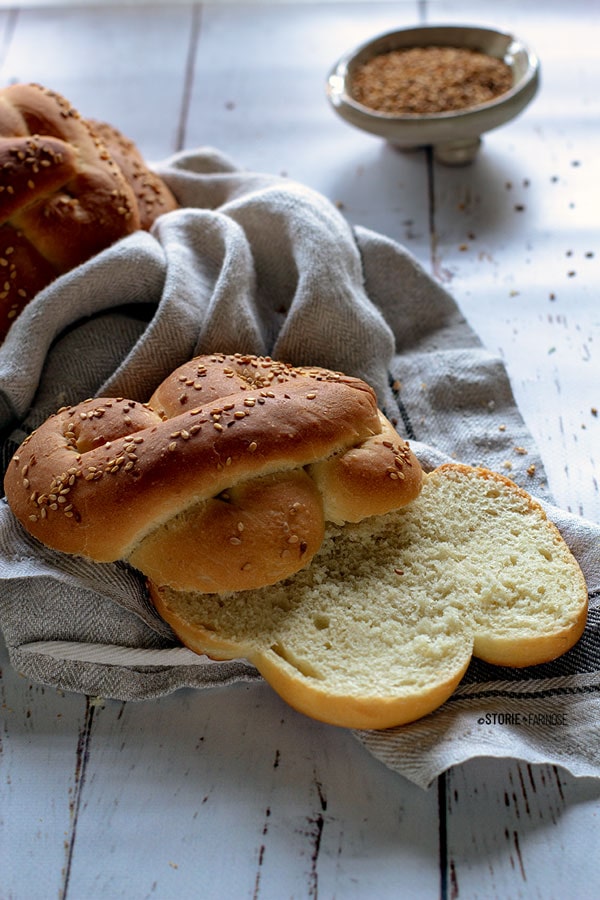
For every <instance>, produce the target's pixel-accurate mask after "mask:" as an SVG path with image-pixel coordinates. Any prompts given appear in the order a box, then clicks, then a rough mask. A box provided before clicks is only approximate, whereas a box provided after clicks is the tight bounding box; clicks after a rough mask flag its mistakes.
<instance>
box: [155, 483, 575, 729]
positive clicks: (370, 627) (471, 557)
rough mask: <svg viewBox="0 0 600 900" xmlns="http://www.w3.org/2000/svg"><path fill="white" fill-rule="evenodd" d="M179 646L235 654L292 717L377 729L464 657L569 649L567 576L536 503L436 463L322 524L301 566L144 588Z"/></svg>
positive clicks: (399, 719)
mask: <svg viewBox="0 0 600 900" xmlns="http://www.w3.org/2000/svg"><path fill="white" fill-rule="evenodd" d="M150 593H151V597H152V599H153V602H154V604H155V606H156V609H157V611H158V612H159V614H160V615H161V616H162V617H163V618H164V619H165V620H166V621H168V622H169V623H170V624H171V626H172V627H173V629H174V631H175V632H176V634H177V635H178V636H179V638H180V639H181V641H182V642H183V643H184V644H185V645H187V646H188V647H189V648H191V649H192V650H194V651H196V652H198V653H205V654H207V655H209V656H210V657H212V658H215V659H230V658H235V657H245V658H247V659H249V660H251V661H252V662H253V663H254V664H255V666H256V667H257V669H258V670H259V671H260V672H261V673H262V675H263V676H264V678H265V679H266V680H267V681H268V682H269V683H270V684H271V686H272V687H273V688H274V689H275V690H276V691H277V692H278V693H279V694H280V695H281V696H282V697H283V698H284V699H285V700H286V701H287V702H288V703H289V704H291V706H293V707H295V708H296V709H298V710H300V711H301V712H303V713H305V714H307V715H309V716H312V717H314V718H316V719H320V720H322V721H325V722H329V723H331V724H334V725H340V726H345V727H351V728H377V729H379V728H387V727H391V726H394V725H400V724H404V723H407V722H410V721H413V720H415V719H417V718H419V717H421V716H423V715H425V714H426V713H428V712H430V711H432V710H433V709H435V708H437V707H438V706H440V705H441V704H442V703H443V702H444V701H445V700H446V699H447V698H448V697H449V696H450V694H451V693H452V692H453V691H454V689H455V687H456V686H457V684H458V683H459V681H460V680H461V678H462V676H463V674H464V672H465V670H466V668H467V666H468V664H469V661H470V659H471V657H472V655H475V656H477V657H479V658H480V659H483V660H486V661H487V662H490V663H493V664H497V665H505V666H530V665H535V664H537V663H541V662H545V661H548V660H551V659H553V658H555V657H557V656H559V655H561V654H562V653H564V652H565V651H566V650H568V649H569V648H570V647H572V646H573V644H574V643H575V642H576V641H577V640H578V639H579V637H580V636H581V633H582V631H583V629H584V626H585V621H586V613H587V590H586V585H585V581H584V578H583V575H582V572H581V570H580V568H579V566H578V564H577V562H576V560H575V559H574V557H573V556H572V554H571V553H570V551H569V549H568V548H567V546H566V544H565V543H564V541H563V539H562V538H561V536H560V534H559V532H558V530H557V529H556V527H555V526H554V524H553V523H551V522H550V521H549V520H548V519H547V517H546V515H545V513H544V511H543V509H542V508H541V506H540V505H539V504H538V503H537V502H535V501H534V500H533V499H532V498H531V497H530V496H529V495H528V494H527V493H525V492H524V491H522V490H521V489H520V488H518V487H517V486H516V485H515V484H513V483H512V482H511V481H509V480H508V479H506V478H504V477H502V476H501V475H498V474H494V473H492V472H490V471H487V470H485V469H475V468H470V467H467V466H459V465H446V466H442V467H440V468H439V469H436V470H435V471H434V472H433V473H431V474H429V475H428V476H427V477H426V479H425V483H424V486H423V490H422V491H421V494H420V496H419V497H418V498H417V499H416V500H415V501H414V502H413V503H411V504H410V505H409V506H408V507H405V508H404V509H400V510H396V511H394V512H391V513H389V514H387V515H385V516H377V517H372V518H369V519H366V520H364V521H362V522H360V523H359V524H356V525H345V526H343V527H338V526H330V527H329V529H328V533H327V537H326V540H325V541H324V543H323V546H322V547H321V550H320V551H319V552H318V553H317V555H316V556H315V557H314V559H313V561H312V563H311V565H310V566H308V567H307V568H305V569H303V570H302V571H300V572H298V573H297V574H295V575H293V576H292V577H290V578H288V579H286V580H285V581H281V582H280V583H278V584H276V585H272V586H270V587H266V588H262V589H258V590H252V591H241V592H237V593H228V594H196V593H186V592H178V591H174V590H172V589H170V588H166V587H161V586H158V585H153V584H151V585H150Z"/></svg>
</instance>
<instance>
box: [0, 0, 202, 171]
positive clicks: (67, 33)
mask: <svg viewBox="0 0 600 900" xmlns="http://www.w3.org/2000/svg"><path fill="white" fill-rule="evenodd" d="M193 15H194V13H193V7H192V5H191V4H189V5H177V6H175V7H174V8H170V7H168V6H161V7H159V6H151V7H149V8H147V9H143V10H142V9H140V8H136V7H130V6H128V5H123V6H115V7H111V8H110V10H107V9H106V8H102V7H101V6H97V7H91V8H76V7H73V8H66V9H65V8H53V7H49V8H43V9H25V10H20V11H19V13H18V18H17V21H16V25H15V28H14V34H13V35H12V40H11V42H10V46H9V48H8V51H7V52H6V54H5V57H4V64H3V66H2V81H3V83H4V84H7V83H10V82H13V81H37V82H39V83H41V84H43V85H45V86H46V87H50V88H52V89H53V90H56V91H58V92H59V93H62V94H64V96H65V97H67V98H68V99H69V100H70V101H71V103H72V104H73V105H74V106H75V107H76V108H77V109H78V110H79V111H80V112H81V113H82V115H84V116H87V117H89V118H95V119H100V120H105V121H108V122H110V123H111V124H113V125H115V126H116V127H117V128H120V129H121V130H122V131H123V132H124V133H125V134H127V135H128V136H129V137H130V138H132V139H133V140H134V141H135V142H136V143H137V144H138V146H139V147H140V149H141V151H142V153H143V154H144V155H145V156H146V158H147V159H149V160H159V159H162V158H163V157H165V156H167V155H168V154H170V153H172V152H173V151H174V150H175V149H177V142H178V139H179V131H180V118H181V115H182V110H183V102H184V96H185V80H186V78H187V65H188V55H189V50H190V40H191V37H192V23H193ZM66 48H68V52H66Z"/></svg>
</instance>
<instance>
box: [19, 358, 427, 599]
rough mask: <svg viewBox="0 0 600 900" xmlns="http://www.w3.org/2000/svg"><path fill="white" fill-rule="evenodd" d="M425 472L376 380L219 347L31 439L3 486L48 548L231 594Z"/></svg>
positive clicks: (89, 405)
mask: <svg viewBox="0 0 600 900" xmlns="http://www.w3.org/2000/svg"><path fill="white" fill-rule="evenodd" d="M421 483H422V472H421V468H420V466H419V463H418V461H417V460H416V458H415V457H414V455H413V453H412V451H411V450H410V449H409V447H408V445H407V443H406V442H405V441H403V440H402V439H401V438H400V437H399V436H398V435H397V433H396V431H395V430H394V428H393V426H392V425H391V424H390V423H389V422H388V421H387V420H386V419H385V418H384V417H383V416H382V415H381V413H380V412H379V411H378V409H377V403H376V398H375V393H374V391H373V390H372V389H371V388H370V387H369V386H368V385H367V384H366V383H365V382H363V381H361V380H360V379H358V378H353V377H350V376H345V375H342V374H340V373H336V372H332V371H329V370H326V369H320V368H314V369H311V368H294V367H292V366H289V365H286V364H284V363H278V362H274V361H273V360H271V359H269V358H264V357H254V356H242V355H234V356H225V355H221V354H215V355H214V356H210V357H198V358H196V359H193V360H191V361H190V362H188V363H186V364H185V365H183V366H182V367H180V368H179V369H177V370H176V371H175V372H173V373H172V375H170V376H169V377H168V378H167V379H166V380H165V381H164V382H163V383H162V384H161V385H160V386H159V387H158V389H157V390H156V391H155V393H154V394H153V395H152V397H151V398H150V400H149V402H148V403H147V404H141V403H137V402H135V401H130V400H125V399H118V398H117V399H110V398H109V399H107V398H100V399H96V400H88V401H85V402H84V403H80V404H79V405H77V406H75V407H69V408H65V409H62V410H60V411H59V412H58V413H56V415H54V416H52V417H51V418H50V419H48V420H47V421H46V422H45V423H44V424H43V425H42V426H41V427H40V428H39V429H38V430H37V431H35V432H34V433H33V434H32V435H30V436H29V437H28V438H27V439H26V441H25V442H24V443H23V445H22V446H21V448H20V449H19V450H18V452H17V453H16V454H15V456H14V457H13V460H12V461H11V464H10V465H9V468H8V471H7V474H6V479H5V485H4V486H5V491H6V496H7V499H8V502H9V504H10V506H11V508H12V510H13V512H14V514H15V515H16V516H17V518H18V519H19V520H20V521H21V522H22V524H23V525H24V526H25V527H26V528H27V529H28V530H29V531H30V532H31V533H32V534H33V535H34V536H35V537H36V538H38V539H39V540H40V541H42V542H43V543H44V544H46V545H48V546H50V547H53V548H55V549H57V550H61V551H63V552H65V553H73V554H78V555H81V556H85V557H88V558H91V559H95V560H98V561H100V562H108V561H113V560H117V559H126V560H128V561H129V562H130V563H131V564H132V565H133V566H135V567H136V568H138V569H139V570H140V571H142V572H143V573H145V574H146V575H147V576H148V577H149V578H150V579H151V580H152V581H153V582H155V583H156V584H158V585H163V584H164V585H169V586H171V587H172V588H174V589H176V590H194V591H202V592H217V593H218V592H222V591H239V590H244V589H248V588H253V587H260V586H263V585H267V584H272V583H275V582H277V581H279V580H281V579H282V578H285V577H287V576H288V575H290V574H292V573H294V572H296V571H298V570H299V569H301V568H303V567H304V566H306V565H307V564H308V563H309V562H310V560H311V559H312V557H313V556H314V554H315V553H316V552H317V550H318V549H319V547H320V546H321V543H322V540H323V536H324V524H325V521H326V520H331V521H334V522H337V523H343V522H345V521H359V520H360V519H362V518H364V517H367V516H372V515H380V514H382V513H385V512H387V511H389V510H391V509H395V508H398V507H401V506H403V505H405V504H407V503H409V502H411V501H412V500H413V499H414V498H415V497H416V496H417V495H418V494H419V492H420V489H421Z"/></svg>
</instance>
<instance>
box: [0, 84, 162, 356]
mask: <svg viewBox="0 0 600 900" xmlns="http://www.w3.org/2000/svg"><path fill="white" fill-rule="evenodd" d="M105 138H106V140H108V141H109V143H110V146H111V148H112V149H113V150H114V155H113V154H112V153H111V152H110V151H109V149H107V145H106V143H105V141H104V139H105ZM122 166H123V168H122ZM176 205H177V204H176V201H175V198H174V197H173V195H172V194H171V192H170V191H169V189H168V188H167V186H166V185H164V184H163V183H162V182H161V181H160V179H158V177H157V176H156V175H154V174H153V173H151V172H150V171H149V170H148V168H147V167H146V165H145V163H144V161H143V159H142V158H141V156H140V154H139V152H138V151H137V150H136V148H135V147H134V145H133V144H132V143H131V142H130V141H128V140H127V139H125V138H123V136H122V135H120V134H119V133H118V132H117V131H116V130H115V129H111V128H110V127H109V126H96V128H95V129H93V128H92V127H91V126H90V123H89V122H88V121H86V119H84V118H83V117H82V116H81V115H80V114H79V113H78V112H77V110H76V109H74V108H73V107H72V106H71V104H70V103H69V101H68V100H66V99H65V98H64V97H62V96H61V95H60V94H57V93H56V92H54V91H51V90H48V89H46V88H44V87H42V86H41V85H38V84H13V85H10V86H9V87H6V88H3V89H0V266H1V269H0V275H1V276H2V278H0V286H1V287H2V290H0V340H3V339H4V337H5V336H6V332H7V331H8V329H9V327H10V325H11V324H12V322H13V321H14V320H15V318H16V317H17V316H18V315H19V313H20V312H21V311H22V309H23V307H24V306H25V304H27V303H28V302H29V301H30V300H31V299H32V298H33V297H34V296H35V294H36V293H37V292H38V291H40V290H41V289H42V288H44V287H46V285H47V284H49V283H50V282H51V281H52V280H53V279H54V278H56V277H57V276H59V275H62V274H64V273H65V272H67V271H69V270H70V269H72V268H74V267H75V266H77V265H79V264H80V263H82V262H85V261H86V260H87V259H89V258H90V257H91V256H93V255H95V254H96V253H98V252H99V251H101V250H103V249H105V248H106V247H108V246H109V245H110V244H112V243H114V242H115V241H117V240H119V239H120V238H122V237H125V236H126V235H128V234H131V233H132V232H134V231H136V230H137V229H139V228H149V227H150V225H151V224H152V222H153V221H154V219H155V218H156V216H157V215H160V214H161V213H162V212H167V211H169V210H171V209H174V208H175V207H176Z"/></svg>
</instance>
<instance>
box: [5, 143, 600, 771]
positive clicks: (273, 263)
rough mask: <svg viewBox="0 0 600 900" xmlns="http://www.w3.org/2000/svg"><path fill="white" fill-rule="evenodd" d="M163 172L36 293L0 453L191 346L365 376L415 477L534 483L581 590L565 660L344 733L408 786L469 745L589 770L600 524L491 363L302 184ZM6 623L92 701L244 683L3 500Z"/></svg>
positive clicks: (13, 646) (413, 272)
mask: <svg viewBox="0 0 600 900" xmlns="http://www.w3.org/2000/svg"><path fill="white" fill-rule="evenodd" d="M156 168H157V171H158V172H159V174H160V175H161V176H162V177H163V178H164V179H165V180H166V181H167V183H168V184H169V186H170V187H171V189H172V190H173V192H174V193H175V195H176V197H177V198H178V200H179V202H180V204H181V209H179V210H177V211H175V212H172V213H169V214H167V215H165V216H162V217H161V218H160V219H159V220H157V222H156V223H155V225H154V227H153V229H152V231H151V233H149V234H148V233H144V232H139V233H136V234H134V235H131V236H129V237H128V238H126V239H124V240H122V241H120V242H119V243H118V244H116V245H114V246H113V247H111V248H109V249H108V250H106V251H104V252H103V253H101V254H99V255H98V256H97V257H95V258H94V259H92V260H90V261H89V262H87V263H85V264H84V265H82V266H80V267H79V268H77V269H75V270H73V271H72V272H70V273H68V274H67V275H64V276H62V277H61V278H59V279H57V281H55V282H54V283H53V284H51V285H49V286H48V287H47V288H46V289H45V290H44V291H42V292H41V293H40V294H39V295H38V296H37V297H36V298H35V299H34V300H33V301H32V302H31V303H30V304H29V306H28V307H26V309H25V311H24V312H23V313H22V315H21V316H20V317H19V319H18V320H17V321H16V322H15V323H14V325H13V327H12V329H11V331H10V333H9V335H8V337H7V339H6V341H5V343H4V345H3V346H2V347H1V348H0V428H1V430H2V431H1V433H2V463H3V467H6V465H7V463H8V460H9V459H10V457H11V455H12V453H13V452H14V450H15V449H16V448H17V446H18V445H19V444H20V442H21V441H22V439H23V438H24V437H25V436H26V434H28V433H29V432H30V431H31V430H32V429H33V428H35V427H37V425H39V424H40V423H41V422H42V421H44V420H45V419H46V418H47V416H48V415H50V414H51V413H52V412H54V411H55V410H56V409H58V408H59V407H60V406H63V405H65V404H69V403H76V402H79V401H80V400H83V399H85V398H86V397H88V396H93V395H96V396H126V397H128V398H131V399H136V400H142V401H144V400H146V399H147V398H148V397H149V396H150V394H151V393H152V391H153V390H154V388H155V386H156V385H157V384H158V383H159V382H160V381H161V380H162V379H163V378H164V377H165V376H166V375H167V374H168V373H169V372H171V371H172V370H173V369H174V368H175V367H176V366H178V365H179V364H181V363H182V362H184V361H186V360H187V359H189V358H190V357H192V356H194V355H196V354H199V353H209V352H213V351H221V352H225V353H229V352H236V351H242V352H246V353H256V354H268V355H271V356H273V357H274V358H279V359H285V360H286V361H288V362H290V363H292V364H294V365H303V364H309V365H322V366H326V367H328V368H333V369H338V370H342V371H345V372H347V373H348V374H352V375H357V376H359V377H361V378H364V379H365V380H366V381H368V382H369V383H370V384H372V385H373V387H374V388H375V390H376V392H377V396H378V400H379V403H380V406H381V408H382V409H383V411H384V412H385V413H386V415H387V416H388V418H390V419H391V420H392V421H393V422H394V424H395V425H396V427H397V429H398V431H399V432H400V433H401V434H402V435H403V436H405V437H407V438H409V439H410V440H411V442H412V446H413V448H414V449H415V451H416V453H417V455H418V456H419V458H420V460H421V462H422V464H423V466H424V467H425V468H426V469H431V468H433V467H435V466H436V465H438V464H440V463H441V462H444V461H447V460H449V459H453V460H458V461H461V462H465V463H469V464H474V465H485V466H487V467H489V468H492V469H495V470H496V471H505V472H506V473H507V474H509V475H510V477H511V478H513V479H514V480H515V481H516V482H517V483H518V484H521V485H522V486H523V487H525V488H526V490H528V491H529V492H530V493H532V494H533V495H534V496H536V497H538V499H540V500H541V501H542V503H543V504H545V506H546V508H547V510H548V514H549V516H550V517H551V518H553V520H554V521H555V522H556V523H557V525H558V526H559V528H560V529H561V531H562V532H563V534H564V536H565V539H566V540H567V542H568V543H569V545H570V546H571V548H572V550H573V552H574V554H575V555H576V557H577V558H578V560H579V562H580V564H581V565H582V568H583V570H584V574H585V575H586V580H587V584H588V588H589V590H590V597H591V601H590V617H589V623H588V627H587V629H586V633H585V635H584V638H583V639H582V641H581V642H580V643H579V644H578V645H577V647H576V648H574V649H573V650H572V651H571V652H570V653H569V654H567V655H566V656H565V657H563V658H562V659H561V660H558V661H556V662H555V663H551V664H547V665H546V666H542V667H540V666H538V667H535V669H531V670H521V671H519V672H518V673H514V672H511V671H509V670H504V669H502V670H498V669H493V668H492V667H489V666H485V665H483V664H481V663H478V662H477V661H473V663H472V665H471V666H470V668H469V670H468V672H467V674H466V676H465V678H464V680H463V682H462V683H461V685H460V687H459V689H458V691H457V692H456V694H455V695H454V697H452V698H451V700H450V701H448V702H447V703H446V704H445V705H444V706H443V707H442V708H441V709H440V710H438V711H437V712H436V713H434V714H432V715H430V716H427V717H426V718H425V719H423V720H422V721H420V722H417V723H415V724H414V725H410V726H404V727H403V728H399V729H392V730H390V731H386V732H353V734H354V736H355V737H356V738H357V739H358V740H359V741H360V742H361V743H362V744H363V746H364V747H365V748H366V749H367V750H368V751H369V752H370V753H372V754H373V755H375V756H376V757H377V758H379V759H380V760H382V762H384V763H385V764H386V765H387V766H389V767H391V768H393V769H395V770H396V771H398V772H400V773H401V774H403V775H405V776H406V777H407V778H409V779H411V780H412V781H414V782H415V783H417V784H420V785H422V786H423V787H426V786H427V785H429V784H430V783H431V782H432V781H433V780H434V779H435V777H436V776H437V775H439V774H440V773H441V772H443V771H444V770H445V769H447V768H448V767H449V766H451V765H455V764H458V763H461V762H464V761H466V760H468V759H470V758H473V757H476V756H481V755H487V756H489V755H492V756H494V755H497V756H508V755H511V756H517V757H519V758H522V759H525V760H528V761H530V762H542V761H543V762H554V763H557V764H560V765H564V766H566V767H567V768H568V769H569V770H570V771H572V772H573V773H575V774H577V775H579V774H585V775H594V776H596V777H598V776H600V741H599V740H598V736H599V732H600V725H599V724H598V723H600V715H599V713H600V706H599V705H598V704H599V699H598V694H599V693H600V658H599V654H598V651H597V649H596V648H597V646H598V640H597V638H598V634H597V630H598V606H599V605H600V599H599V591H600V554H599V552H598V548H599V546H600V544H599V541H600V526H598V525H595V524H594V523H591V522H586V521H584V520H582V519H580V518H578V517H575V516H570V515H568V514H566V513H564V512H563V511H561V510H559V509H557V508H556V507H554V506H553V505H552V498H551V497H550V495H549V493H548V488H547V484H546V479H545V475H544V470H543V466H542V462H541V459H540V457H539V454H538V451H537V449H536V447H535V446H534V444H533V442H532V440H531V437H530V435H529V433H528V431H527V428H526V426H525V424H524V422H523V420H522V417H521V415H520V413H519V410H518V409H517V407H516V404H515V400H514V397H513V393H512V391H511V387H510V383H509V380H508V377H507V374H506V371H505V369H504V366H503V364H502V362H501V360H499V359H498V358H497V357H495V356H494V355H493V354H490V353H489V352H488V351H487V350H486V348H485V347H483V346H482V345H481V342H480V340H479V339H478V337H477V335H476V334H474V332H473V331H472V329H471V328H470V326H469V324H468V323H467V322H466V321H465V318H464V316H463V315H462V314H461V311H460V309H459V308H458V306H457V304H456V303H455V302H454V300H453V298H452V297H451V296H450V295H449V294H448V293H447V292H446V291H445V290H444V289H443V288H442V287H441V286H440V285H439V284H438V283H437V282H436V281H435V280H434V279H432V278H431V277H430V276H429V275H428V274H427V273H426V272H425V271H424V269H423V268H422V267H421V266H420V265H419V264H418V262H417V261H416V260H415V259H414V257H413V256H412V255H411V254H410V253H409V252H408V251H407V250H406V249H405V248H403V247H401V246H400V245H398V244H397V243H396V242H394V241H392V240H390V239H389V238H386V237H385V236H383V235H380V234H377V233H375V232H373V231H370V230H368V229H365V228H361V227H357V228H354V229H353V228H351V227H350V225H349V224H348V222H347V221H346V220H345V218H344V217H343V215H342V214H341V213H340V212H339V211H338V210H337V209H336V208H335V207H334V206H333V205H332V204H331V203H330V202H329V201H328V200H326V199H325V198H324V197H322V196H321V195H319V194H317V193H315V192H314V191H311V190H310V189H308V188H306V187H304V186H302V185H299V184H296V183H294V182H292V181H290V180H288V179H286V178H281V177H277V176H271V175H267V174H261V173H253V172H245V171H243V170H241V169H239V168H238V167H237V166H236V165H235V164H234V163H233V162H232V161H230V160H229V159H227V158H225V157H223V156H222V155H221V154H220V153H219V152H218V151H216V150H214V149H212V148H201V149H200V150H197V151H194V152H185V153H180V154H177V155H176V156H174V157H172V158H171V159H169V160H166V161H165V162H164V163H162V164H161V165H159V166H157V167H156ZM515 447H519V453H518V454H515ZM507 461H510V463H508V462H507ZM508 464H510V470H509V471H507V468H506V467H507V465H508ZM0 628H1V629H2V632H3V634H4V638H5V640H6V644H7V648H8V652H9V656H10V659H11V662H12V664H13V665H14V666H15V668H16V669H18V670H19V671H21V672H22V673H23V674H25V675H26V676H27V677H29V678H32V679H34V680H36V681H39V682H42V683H45V684H50V685H55V686H57V687H60V688H61V689H65V690H72V691H79V692H83V693H87V694H91V695H96V696H102V697H104V698H115V699H121V700H149V699H151V698H153V697H157V696H161V695H163V694H166V693H169V692H171V691H174V690H176V689H178V688H180V687H195V688H201V687H210V686H211V685H216V684H228V683H231V682H234V681H239V680H253V679H258V678H259V675H258V673H257V672H256V670H255V669H254V668H253V667H252V666H251V665H249V663H247V662H246V661H244V660H239V661H233V662H229V663H210V662H209V661H207V660H206V659H204V658H202V657H198V656H195V655H194V654H191V653H190V652H189V651H187V650H185V649H184V648H182V647H181V645H180V644H179V643H178V641H177V640H176V638H175V637H174V635H173V633H172V632H171V630H170V628H169V627H168V626H167V625H166V624H165V623H164V622H163V621H162V620H160V619H159V618H158V616H157V615H156V613H155V612H154V610H153V608H152V607H151V605H150V604H149V602H148V599H147V597H146V594H145V590H144V585H143V582H142V580H141V578H140V577H139V576H138V574H137V573H136V572H135V571H133V570H132V569H131V568H129V567H128V566H127V565H126V564H123V563H115V564H103V565H97V564H91V563H86V562H83V561H81V560H78V559H74V558H71V557H65V556H62V555H60V554H56V553H54V552H52V551H50V550H47V549H46V548H42V547H40V546H39V544H37V543H36V542H35V541H34V540H33V539H31V537H30V536H29V535H28V534H27V533H26V532H25V531H24V529H22V528H21V526H20V525H19V524H18V523H17V522H16V521H15V519H14V517H13V516H12V513H11V511H10V509H9V508H8V506H7V504H6V502H5V501H4V502H2V503H0Z"/></svg>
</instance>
